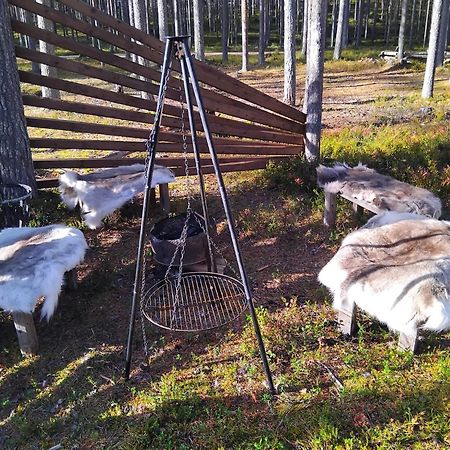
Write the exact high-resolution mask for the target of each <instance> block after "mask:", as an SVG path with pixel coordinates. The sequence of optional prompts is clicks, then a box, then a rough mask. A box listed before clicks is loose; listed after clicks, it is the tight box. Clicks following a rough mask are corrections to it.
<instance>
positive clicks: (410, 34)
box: [408, 0, 418, 48]
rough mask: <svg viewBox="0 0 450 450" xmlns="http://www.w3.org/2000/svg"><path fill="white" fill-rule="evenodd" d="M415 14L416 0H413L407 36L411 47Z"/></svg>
mask: <svg viewBox="0 0 450 450" xmlns="http://www.w3.org/2000/svg"><path fill="white" fill-rule="evenodd" d="M415 15H416V0H413V4H412V9H411V20H410V24H409V38H408V46H409V48H412V43H413V29H414V22H415ZM417 29H418V27H417Z"/></svg>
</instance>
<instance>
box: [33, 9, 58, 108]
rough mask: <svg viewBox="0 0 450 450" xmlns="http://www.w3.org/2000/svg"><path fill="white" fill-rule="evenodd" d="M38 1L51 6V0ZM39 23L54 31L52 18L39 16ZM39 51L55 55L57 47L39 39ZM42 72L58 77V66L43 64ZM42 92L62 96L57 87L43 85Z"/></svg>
mask: <svg viewBox="0 0 450 450" xmlns="http://www.w3.org/2000/svg"><path fill="white" fill-rule="evenodd" d="M37 3H40V4H42V5H44V6H48V7H50V0H37ZM37 24H38V27H39V28H42V29H43V30H46V31H50V32H53V22H52V21H51V20H48V19H46V18H45V17H42V16H37ZM39 51H41V52H43V53H47V54H48V55H54V54H55V47H54V46H53V45H52V44H48V43H47V42H45V41H39ZM41 74H42V75H44V76H46V77H54V78H58V74H57V71H56V68H55V67H51V66H47V65H46V64H41ZM41 92H42V97H48V98H53V99H57V100H58V99H59V98H60V95H59V91H58V90H57V89H52V88H48V87H45V86H42V88H41Z"/></svg>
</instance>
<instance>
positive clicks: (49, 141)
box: [30, 137, 303, 155]
mask: <svg viewBox="0 0 450 450" xmlns="http://www.w3.org/2000/svg"><path fill="white" fill-rule="evenodd" d="M30 146H31V148H49V149H59V150H109V151H126V152H144V151H145V141H112V140H100V139H92V140H86V139H56V138H33V137H32V138H30ZM188 149H189V148H188ZM215 149H216V151H217V153H218V154H235V155H244V154H245V155H298V154H300V153H301V152H302V151H303V146H302V145H286V146H282V145H280V146H266V147H261V146H260V145H254V144H252V143H251V142H249V143H248V144H247V143H243V142H241V143H238V145H234V146H232V145H215ZM199 150H200V152H201V153H209V150H208V148H207V147H206V146H204V145H199ZM157 151H158V152H163V153H181V152H182V148H181V146H180V144H178V143H170V142H167V143H165V142H158V146H157Z"/></svg>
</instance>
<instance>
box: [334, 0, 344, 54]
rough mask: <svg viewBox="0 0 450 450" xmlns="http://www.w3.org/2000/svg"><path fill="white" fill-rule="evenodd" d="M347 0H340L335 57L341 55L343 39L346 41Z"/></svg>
mask: <svg viewBox="0 0 450 450" xmlns="http://www.w3.org/2000/svg"><path fill="white" fill-rule="evenodd" d="M346 2H347V0H339V14H338V23H337V30H336V41H335V44H334V52H333V59H339V58H340V57H341V52H342V47H343V41H344V20H345V3H346Z"/></svg>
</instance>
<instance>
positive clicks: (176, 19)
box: [173, 0, 183, 36]
mask: <svg viewBox="0 0 450 450" xmlns="http://www.w3.org/2000/svg"><path fill="white" fill-rule="evenodd" d="M179 1H180V0H173V23H174V25H175V35H176V36H180V35H182V34H183V27H182V23H181V15H180V3H179Z"/></svg>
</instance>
